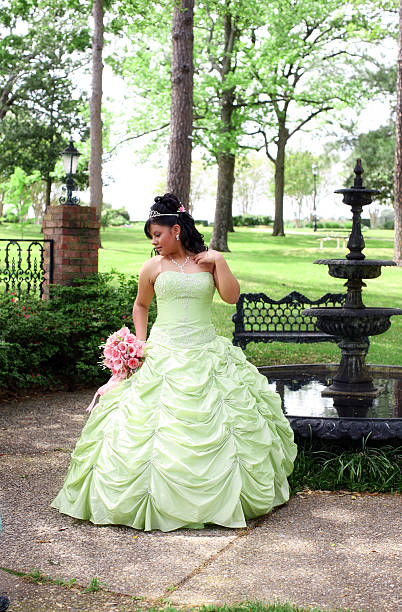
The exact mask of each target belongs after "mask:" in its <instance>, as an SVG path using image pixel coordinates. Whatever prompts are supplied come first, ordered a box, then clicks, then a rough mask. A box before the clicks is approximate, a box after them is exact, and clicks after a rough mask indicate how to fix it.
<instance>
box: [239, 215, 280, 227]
mask: <svg viewBox="0 0 402 612" xmlns="http://www.w3.org/2000/svg"><path fill="white" fill-rule="evenodd" d="M271 223H272V219H271V217H267V216H264V215H237V216H235V217H233V225H234V226H246V227H254V226H255V225H270V224H271Z"/></svg>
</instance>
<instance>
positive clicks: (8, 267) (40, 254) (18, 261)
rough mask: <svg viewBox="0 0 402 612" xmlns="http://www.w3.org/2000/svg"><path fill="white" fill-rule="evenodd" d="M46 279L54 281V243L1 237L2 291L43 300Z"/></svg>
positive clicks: (0, 286) (0, 272)
mask: <svg viewBox="0 0 402 612" xmlns="http://www.w3.org/2000/svg"><path fill="white" fill-rule="evenodd" d="M45 273H46V279H45ZM45 280H47V281H48V282H49V283H52V282H53V240H32V239H28V238H22V239H15V240H14V239H9V238H0V291H1V290H3V291H5V292H6V291H10V292H13V293H15V294H16V295H17V296H18V297H20V296H21V294H29V295H35V294H36V295H39V296H40V297H42V294H43V286H44V282H45Z"/></svg>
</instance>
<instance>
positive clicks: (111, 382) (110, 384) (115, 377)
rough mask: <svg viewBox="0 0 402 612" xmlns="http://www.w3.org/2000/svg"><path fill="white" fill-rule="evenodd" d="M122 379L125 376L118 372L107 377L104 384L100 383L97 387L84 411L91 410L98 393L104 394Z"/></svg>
mask: <svg viewBox="0 0 402 612" xmlns="http://www.w3.org/2000/svg"><path fill="white" fill-rule="evenodd" d="M122 380H125V376H124V375H122V374H121V373H120V372H119V373H118V374H113V376H111V377H110V378H109V380H108V381H107V383H106V384H104V385H102V387H99V389H98V390H97V392H96V393H95V395H94V397H93V399H92V402H91V403H90V404H89V406H88V408H87V409H86V411H87V412H92V410H93V408H94V406H95V402H96V398H97V397H98V395H105V393H107V392H108V391H111V390H112V389H114V388H115V387H117V385H118V384H120V383H121V381H122Z"/></svg>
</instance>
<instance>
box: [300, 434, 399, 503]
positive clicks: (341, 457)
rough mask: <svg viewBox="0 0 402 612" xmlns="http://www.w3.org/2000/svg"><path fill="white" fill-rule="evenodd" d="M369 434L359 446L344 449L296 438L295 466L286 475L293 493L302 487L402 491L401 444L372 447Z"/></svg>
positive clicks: (323, 442) (326, 441)
mask: <svg viewBox="0 0 402 612" xmlns="http://www.w3.org/2000/svg"><path fill="white" fill-rule="evenodd" d="M369 442H370V440H369V437H368V438H366V439H363V440H362V442H361V446H360V448H347V449H345V448H344V447H343V446H341V444H339V443H338V444H337V443H334V442H332V443H331V442H330V441H328V440H324V441H322V440H304V439H300V440H299V441H298V455H297V458H296V462H295V468H294V471H293V473H292V474H291V476H290V477H289V484H290V487H291V490H292V492H293V493H294V492H297V491H301V490H303V489H306V488H308V489H319V490H327V491H336V490H340V489H347V490H349V491H359V492H361V491H370V492H382V493H383V492H391V493H401V492H402V447H401V446H399V447H398V446H394V445H391V444H388V445H387V444H383V445H381V446H378V447H377V446H372V445H370V444H369Z"/></svg>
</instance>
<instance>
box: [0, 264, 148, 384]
mask: <svg viewBox="0 0 402 612" xmlns="http://www.w3.org/2000/svg"><path fill="white" fill-rule="evenodd" d="M136 293H137V278H136V277H134V276H129V277H127V276H125V275H123V274H118V273H116V272H112V273H109V274H97V275H95V276H93V277H89V278H87V279H80V280H77V281H76V282H75V283H74V284H73V285H72V286H69V287H62V286H56V285H54V286H53V287H52V289H51V299H49V300H47V301H46V302H43V301H41V300H39V299H38V298H28V297H27V298H24V299H17V297H16V296H15V295H13V294H4V295H2V296H1V297H0V309H1V310H0V330H1V342H0V388H2V389H5V390H11V391H12V390H15V389H27V388H31V387H34V388H39V387H42V388H52V387H53V388H54V387H56V388H62V387H68V388H71V387H73V386H74V385H77V384H78V385H83V384H88V385H92V384H97V383H99V382H104V381H105V380H106V379H107V378H108V376H109V372H108V371H106V370H103V369H102V367H101V366H100V365H99V361H100V349H99V345H100V344H101V342H102V341H103V340H105V339H106V338H107V336H108V335H109V334H110V333H111V332H113V331H115V330H116V329H119V328H120V327H122V326H123V325H125V324H127V325H128V326H131V312H132V306H133V301H134V299H135V295H136ZM155 314H156V310H155V305H154V303H152V304H151V307H150V313H149V324H150V325H151V324H152V322H153V321H154V319H155Z"/></svg>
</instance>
